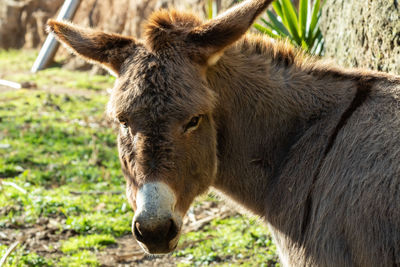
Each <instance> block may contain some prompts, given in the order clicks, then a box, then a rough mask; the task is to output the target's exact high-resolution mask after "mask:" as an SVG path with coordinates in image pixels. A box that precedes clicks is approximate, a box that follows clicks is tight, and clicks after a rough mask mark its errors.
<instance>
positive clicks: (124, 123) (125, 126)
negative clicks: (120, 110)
mask: <svg viewBox="0 0 400 267" xmlns="http://www.w3.org/2000/svg"><path fill="white" fill-rule="evenodd" d="M119 124H120V125H121V127H122V128H124V129H127V128H128V124H127V123H126V122H125V121H121V122H120V123H119Z"/></svg>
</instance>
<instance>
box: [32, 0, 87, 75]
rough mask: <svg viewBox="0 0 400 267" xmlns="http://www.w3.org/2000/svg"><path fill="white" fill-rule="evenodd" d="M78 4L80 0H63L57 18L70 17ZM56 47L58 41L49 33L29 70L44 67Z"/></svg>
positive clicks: (37, 69)
mask: <svg viewBox="0 0 400 267" xmlns="http://www.w3.org/2000/svg"><path fill="white" fill-rule="evenodd" d="M79 4H80V0H65V1H64V4H63V5H62V7H61V9H60V12H59V13H58V16H57V20H64V19H72V18H73V17H74V14H75V12H76V10H77V9H78V6H79ZM58 47H59V43H58V42H57V40H56V38H55V37H54V35H53V34H52V33H50V34H49V35H48V36H47V38H46V41H45V42H44V44H43V46H42V48H41V49H40V52H39V55H38V57H37V58H36V60H35V63H33V66H32V69H31V72H33V73H36V72H37V71H39V70H42V69H44V68H45V67H46V66H47V65H48V64H49V63H50V61H51V60H52V59H53V57H54V55H55V54H56V52H57V49H58Z"/></svg>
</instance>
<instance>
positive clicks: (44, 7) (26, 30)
mask: <svg viewBox="0 0 400 267" xmlns="http://www.w3.org/2000/svg"><path fill="white" fill-rule="evenodd" d="M62 3H63V0H0V48H6V49H7V48H23V47H24V48H33V47H38V46H40V45H41V44H42V43H43V42H44V40H45V39H46V36H47V34H46V32H45V30H44V28H45V25H46V21H47V19H48V18H50V17H52V16H54V15H55V14H56V13H57V10H58V9H59V8H60V6H61V5H62Z"/></svg>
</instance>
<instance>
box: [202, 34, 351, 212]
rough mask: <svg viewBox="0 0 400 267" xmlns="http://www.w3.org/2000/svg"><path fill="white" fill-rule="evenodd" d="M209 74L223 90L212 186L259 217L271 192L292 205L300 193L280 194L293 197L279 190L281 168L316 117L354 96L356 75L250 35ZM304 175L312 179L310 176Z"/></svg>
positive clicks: (215, 87)
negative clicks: (217, 164) (217, 167)
mask: <svg viewBox="0 0 400 267" xmlns="http://www.w3.org/2000/svg"><path fill="white" fill-rule="evenodd" d="M207 79H208V82H209V86H210V87H211V88H212V89H213V90H215V91H216V92H217V94H218V96H219V104H218V107H217V109H216V111H215V118H214V119H215V122H216V126H217V131H218V153H219V155H218V156H219V161H220V164H219V170H218V175H217V179H216V181H215V184H214V186H215V187H216V188H217V189H218V190H220V191H222V192H223V193H225V194H226V195H228V196H230V197H231V198H233V199H234V200H235V201H237V202H239V203H241V204H243V206H244V207H245V208H247V209H250V210H251V211H252V212H254V213H256V214H257V215H259V216H262V217H264V216H267V217H268V214H269V210H268V208H269V204H268V202H269V201H271V200H273V199H274V200H273V201H274V202H279V203H278V204H279V207H280V208H281V209H286V210H290V209H294V208H295V207H294V206H293V207H290V206H289V205H291V204H290V203H297V202H298V201H300V202H301V201H302V200H301V199H297V202H296V201H289V200H288V201H286V203H287V204H285V203H283V201H282V203H281V202H280V201H278V200H277V198H279V196H280V195H281V198H282V200H283V199H286V198H287V197H290V196H283V195H282V194H286V192H284V190H283V189H282V185H281V184H284V183H281V180H280V179H281V172H282V169H283V168H285V165H286V164H287V162H288V160H290V157H291V156H290V155H291V151H292V150H293V147H295V146H296V144H297V143H298V141H299V140H300V139H301V138H302V137H303V136H304V134H305V133H307V131H309V129H311V127H312V126H313V125H314V124H315V123H316V122H317V121H321V119H323V118H325V117H329V116H330V114H332V113H337V112H341V111H342V110H344V109H345V108H346V107H347V106H348V105H349V104H350V103H351V101H352V99H353V97H354V95H355V89H354V83H355V81H354V80H355V79H354V76H353V74H348V73H347V74H346V73H341V72H339V71H337V70H333V69H332V68H327V67H326V66H324V65H323V63H318V62H315V60H313V59H310V58H305V57H304V56H303V55H301V54H300V53H297V52H296V51H295V50H293V49H291V48H289V46H287V45H285V44H273V43H271V41H267V40H261V39H260V38H254V37H246V38H244V39H243V40H241V41H239V42H238V43H237V44H236V45H235V46H234V47H232V48H231V49H229V50H228V51H226V52H225V55H224V56H223V57H222V58H221V59H220V60H219V61H218V63H217V64H216V65H215V66H213V67H211V68H210V69H209V70H208V72H207ZM321 149H323V148H321ZM302 179H305V181H304V183H306V184H307V181H306V180H307V179H308V180H312V177H311V175H310V177H308V176H305V177H302ZM294 184H296V182H294ZM308 184H310V185H311V182H310V181H308ZM294 195H296V194H294ZM296 197H299V196H296ZM301 197H303V198H305V197H306V195H304V196H301ZM275 204H276V203H275ZM271 205H272V204H271ZM285 205H286V206H285ZM267 219H268V220H269V218H267Z"/></svg>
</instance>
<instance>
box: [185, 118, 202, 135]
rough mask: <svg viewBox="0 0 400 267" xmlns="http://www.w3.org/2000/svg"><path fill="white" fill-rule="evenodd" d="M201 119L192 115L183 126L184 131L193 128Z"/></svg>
mask: <svg viewBox="0 0 400 267" xmlns="http://www.w3.org/2000/svg"><path fill="white" fill-rule="evenodd" d="M200 121H201V116H194V117H192V119H191V120H190V121H189V123H188V124H186V126H185V132H186V131H187V130H189V129H194V128H196V127H197V126H199V123H200Z"/></svg>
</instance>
